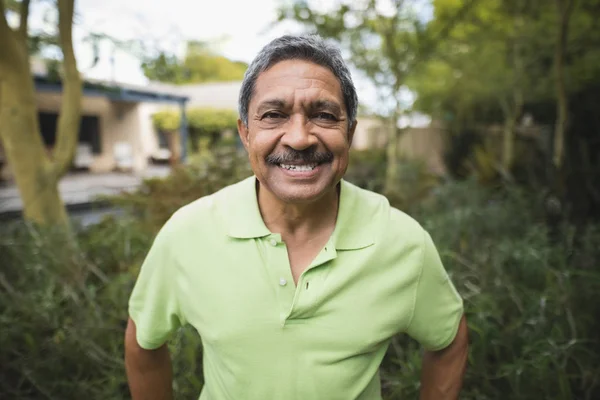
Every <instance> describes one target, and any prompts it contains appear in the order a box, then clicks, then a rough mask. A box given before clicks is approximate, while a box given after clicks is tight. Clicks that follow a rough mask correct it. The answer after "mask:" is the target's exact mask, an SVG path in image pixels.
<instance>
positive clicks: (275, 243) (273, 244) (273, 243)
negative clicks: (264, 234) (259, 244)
mask: <svg viewBox="0 0 600 400" xmlns="http://www.w3.org/2000/svg"><path fill="white" fill-rule="evenodd" d="M269 243H270V244H271V246H273V247H275V246H277V240H275V239H271V240H269Z"/></svg>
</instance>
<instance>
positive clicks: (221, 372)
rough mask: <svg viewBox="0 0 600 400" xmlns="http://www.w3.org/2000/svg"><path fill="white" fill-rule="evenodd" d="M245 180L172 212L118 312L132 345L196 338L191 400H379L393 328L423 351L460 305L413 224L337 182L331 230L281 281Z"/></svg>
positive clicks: (277, 250)
mask: <svg viewBox="0 0 600 400" xmlns="http://www.w3.org/2000/svg"><path fill="white" fill-rule="evenodd" d="M255 183H256V179H255V177H251V178H248V179H246V180H244V181H242V182H240V183H237V184H235V185H232V186H229V187H227V188H225V189H223V190H221V191H219V192H217V193H215V194H213V195H211V196H207V197H203V198H201V199H199V200H196V201H195V202H193V203H191V204H189V205H187V206H185V207H183V208H182V209H180V210H179V211H177V212H176V213H175V214H174V215H173V216H172V217H171V219H170V220H169V221H168V222H167V223H166V224H165V226H164V227H163V229H162V230H161V231H160V233H159V234H158V236H157V237H156V239H155V242H154V244H153V246H152V248H151V250H150V252H149V254H148V256H147V258H146V260H145V262H144V264H143V266H142V269H141V272H140V275H139V278H138V281H137V283H136V285H135V288H134V290H133V293H132V295H131V299H130V303H129V313H130V316H131V318H132V319H133V320H134V321H135V323H136V327H137V340H138V342H139V344H140V346H142V347H143V348H146V349H153V348H157V347H159V346H161V345H162V344H164V343H165V341H167V340H168V338H169V337H170V335H171V334H172V333H173V331H174V330H175V329H177V328H178V327H180V326H181V325H183V324H191V325H192V326H193V327H194V328H195V329H196V330H197V331H198V333H199V334H200V336H201V338H202V343H203V349H204V353H203V371H204V379H205V386H204V388H203V390H202V393H201V395H200V399H201V400H267V399H276V400H321V399H323V400H324V399H327V400H336V399H339V400H353V399H359V400H376V399H377V400H379V399H381V388H380V379H379V373H378V370H379V365H380V363H381V361H382V359H383V356H384V354H385V352H386V349H387V347H388V345H389V343H390V339H391V338H392V336H394V335H396V334H398V333H401V332H405V333H407V334H408V335H410V336H412V337H413V338H414V339H416V340H417V341H418V342H420V343H421V344H422V345H423V346H424V347H425V348H426V349H429V350H438V349H442V348H444V347H446V346H448V345H449V344H450V343H451V342H452V340H453V339H454V337H455V335H456V332H457V329H458V325H459V321H460V318H461V316H462V313H463V304H462V300H461V298H460V296H459V295H458V293H457V291H456V290H455V288H454V286H453V285H452V283H451V282H450V280H449V278H448V275H447V274H446V272H445V270H444V268H443V266H442V263H441V261H440V258H439V256H438V253H437V251H436V248H435V246H434V244H433V242H432V241H431V238H430V237H429V235H428V234H427V233H426V232H425V231H424V230H423V228H421V226H420V225H419V224H418V223H417V222H415V221H414V220H413V219H412V218H410V217H409V216H407V215H406V214H404V213H402V212H401V211H398V210H397V209H394V208H392V207H390V205H389V203H388V201H387V200H386V199H385V198H384V197H383V196H381V195H378V194H375V193H372V192H369V191H366V190H363V189H360V188H358V187H356V186H354V185H352V184H350V183H348V182H346V181H343V180H342V181H341V189H340V202H339V210H338V218H337V222H336V226H335V230H334V232H333V234H332V236H331V238H330V239H329V241H328V242H327V244H326V245H325V246H324V247H323V249H322V251H321V252H320V253H319V254H318V255H317V257H316V258H315V260H314V261H313V262H312V264H311V265H310V266H309V268H308V269H307V270H306V271H305V272H304V273H303V274H302V276H301V277H300V278H299V281H298V284H297V285H294V281H293V278H292V274H291V270H290V265H289V261H288V255H287V251H286V246H285V243H284V242H283V241H282V240H281V236H280V235H279V234H278V233H272V232H270V231H269V230H268V229H267V227H266V226H265V224H264V222H263V220H262V218H261V215H260V212H259V208H258V202H257V198H256V189H255Z"/></svg>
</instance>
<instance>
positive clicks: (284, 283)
mask: <svg viewBox="0 0 600 400" xmlns="http://www.w3.org/2000/svg"><path fill="white" fill-rule="evenodd" d="M279 284H280V285H281V286H285V285H287V281H286V280H285V278H279Z"/></svg>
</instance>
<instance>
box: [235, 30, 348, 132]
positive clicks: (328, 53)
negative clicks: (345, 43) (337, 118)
mask: <svg viewBox="0 0 600 400" xmlns="http://www.w3.org/2000/svg"><path fill="white" fill-rule="evenodd" d="M285 60H305V61H310V62H313V63H315V64H318V65H321V66H323V67H326V68H328V69H329V70H331V72H333V74H334V75H335V76H336V78H338V79H339V81H340V86H341V87H342V95H343V96H344V103H345V105H346V112H347V113H348V119H349V123H350V124H352V123H353V122H354V121H356V113H357V108H358V96H357V95H356V89H355V88H354V83H353V82H352V77H351V76H350V70H349V69H348V66H347V65H346V63H345V62H344V60H343V59H342V54H341V52H340V50H339V49H338V48H337V47H336V46H334V45H331V44H328V43H326V42H325V41H324V40H323V39H322V38H320V37H319V36H316V35H311V36H290V35H285V36H281V37H279V38H277V39H275V40H273V41H271V42H270V43H269V44H267V45H266V46H265V47H263V49H262V50H261V51H260V52H259V53H258V55H257V56H256V58H255V59H254V60H253V61H252V63H250V66H249V67H248V69H247V70H246V73H245V74H244V81H243V82H242V88H241V89H240V97H239V102H238V110H239V113H240V119H241V120H242V122H243V123H244V125H246V126H248V107H249V105H250V100H251V99H252V95H253V94H254V88H255V86H256V80H257V79H258V75H260V74H261V73H262V72H264V71H266V70H268V69H269V68H271V67H272V66H273V65H275V64H277V63H278V62H280V61H285Z"/></svg>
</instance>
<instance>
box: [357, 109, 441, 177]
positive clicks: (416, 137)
mask: <svg viewBox="0 0 600 400" xmlns="http://www.w3.org/2000/svg"><path fill="white" fill-rule="evenodd" d="M443 135H444V130H443V128H440V127H437V126H436V125H434V124H431V125H429V126H427V127H422V128H413V127H408V128H404V129H403V130H402V132H401V134H400V135H399V137H398V154H399V156H400V158H403V159H405V160H420V161H424V162H425V163H426V164H427V166H428V168H429V170H431V171H432V172H434V173H436V174H443V173H445V170H446V169H445V166H444V161H443V152H444V146H445V144H444V136H443ZM387 136H388V127H387V126H386V122H385V121H382V120H380V119H377V118H368V117H366V118H365V117H363V118H359V119H358V125H357V126H356V131H355V132H354V139H353V141H352V148H353V149H355V150H367V149H384V148H385V146H386V144H387Z"/></svg>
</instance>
